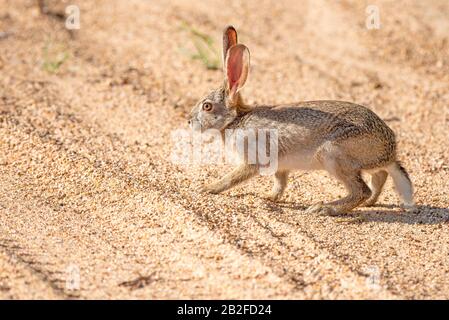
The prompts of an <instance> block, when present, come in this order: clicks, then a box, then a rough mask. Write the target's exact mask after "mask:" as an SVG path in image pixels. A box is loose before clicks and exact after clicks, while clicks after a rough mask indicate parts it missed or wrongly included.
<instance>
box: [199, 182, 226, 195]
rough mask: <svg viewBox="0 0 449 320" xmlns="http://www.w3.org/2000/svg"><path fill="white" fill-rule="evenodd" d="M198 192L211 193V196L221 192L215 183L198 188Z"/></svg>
mask: <svg viewBox="0 0 449 320" xmlns="http://www.w3.org/2000/svg"><path fill="white" fill-rule="evenodd" d="M200 191H201V192H203V193H211V194H217V193H220V192H221V188H220V186H219V185H218V184H216V183H211V184H207V185H204V186H202V187H201V188H200Z"/></svg>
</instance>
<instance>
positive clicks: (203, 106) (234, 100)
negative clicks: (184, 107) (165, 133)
mask: <svg viewBox="0 0 449 320" xmlns="http://www.w3.org/2000/svg"><path fill="white" fill-rule="evenodd" d="M223 71H224V83H223V85H222V86H221V87H220V88H218V89H216V90H214V91H212V92H211V93H209V94H208V95H207V96H206V97H205V98H203V99H201V100H200V101H199V102H198V103H197V105H196V106H195V107H194V108H193V109H192V112H191V114H190V119H189V124H190V126H191V128H192V129H194V130H199V131H205V130H208V129H217V130H223V129H225V128H226V126H227V125H228V124H230V123H231V122H232V121H233V120H234V119H235V118H236V117H237V116H238V115H239V114H240V113H242V112H244V111H247V107H245V106H244V104H243V102H242V98H241V96H240V92H239V91H240V89H241V88H242V87H243V85H244V84H245V82H246V78H247V77H248V71H249V50H248V48H247V47H246V46H245V45H243V44H238V43H237V32H236V31H235V29H234V27H232V26H229V27H227V28H226V29H225V30H224V32H223Z"/></svg>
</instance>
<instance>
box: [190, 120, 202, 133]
mask: <svg viewBox="0 0 449 320" xmlns="http://www.w3.org/2000/svg"><path fill="white" fill-rule="evenodd" d="M189 125H190V129H192V130H193V131H201V129H202V128H201V127H202V126H201V122H200V121H199V120H198V119H196V118H192V119H190V120H189Z"/></svg>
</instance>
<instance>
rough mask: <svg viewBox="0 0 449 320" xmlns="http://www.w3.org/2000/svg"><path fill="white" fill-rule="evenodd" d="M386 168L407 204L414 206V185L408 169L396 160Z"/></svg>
mask: <svg viewBox="0 0 449 320" xmlns="http://www.w3.org/2000/svg"><path fill="white" fill-rule="evenodd" d="M386 170H387V171H388V173H389V174H390V176H391V177H392V178H393V183H394V187H395V189H396V192H397V193H398V195H399V197H400V198H401V200H402V201H403V202H404V205H405V206H413V205H414V204H415V203H414V201H413V185H412V181H411V180H410V177H409V175H408V173H407V171H406V170H405V169H404V167H403V166H402V165H401V164H400V163H399V161H395V162H393V163H391V164H390V165H388V166H387V168H386Z"/></svg>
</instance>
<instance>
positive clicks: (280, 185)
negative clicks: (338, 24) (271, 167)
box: [267, 171, 288, 202]
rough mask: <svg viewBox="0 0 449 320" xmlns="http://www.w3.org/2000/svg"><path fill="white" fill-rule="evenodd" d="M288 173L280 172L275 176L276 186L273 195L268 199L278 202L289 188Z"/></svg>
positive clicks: (272, 191)
mask: <svg viewBox="0 0 449 320" xmlns="http://www.w3.org/2000/svg"><path fill="white" fill-rule="evenodd" d="M287 181H288V171H278V172H276V173H275V175H274V184H273V189H272V190H271V193H269V194H268V195H267V198H268V199H269V200H271V201H274V202H276V201H277V200H279V198H280V197H281V196H282V194H283V193H284V191H285V188H286V187H287Z"/></svg>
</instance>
